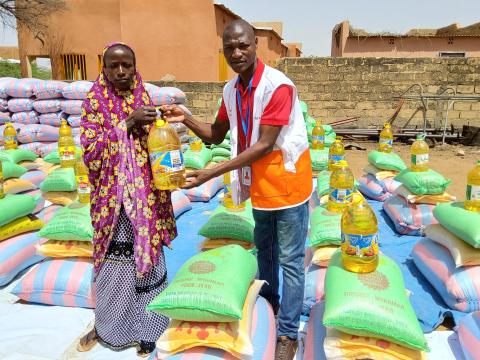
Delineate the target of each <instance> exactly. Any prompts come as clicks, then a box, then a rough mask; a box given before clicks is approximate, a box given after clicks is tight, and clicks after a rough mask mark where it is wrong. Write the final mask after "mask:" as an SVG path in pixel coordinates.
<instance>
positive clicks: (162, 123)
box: [155, 119, 167, 127]
mask: <svg viewBox="0 0 480 360" xmlns="http://www.w3.org/2000/svg"><path fill="white" fill-rule="evenodd" d="M166 123H167V122H166V121H165V120H163V119H157V120H156V121H155V126H156V127H162V126H165V125H166Z"/></svg>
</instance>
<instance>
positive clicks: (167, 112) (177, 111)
mask: <svg viewBox="0 0 480 360" xmlns="http://www.w3.org/2000/svg"><path fill="white" fill-rule="evenodd" d="M186 110H187V109H186V108H185V107H184V106H178V105H162V106H160V111H161V112H162V118H163V119H165V120H167V121H168V122H171V123H183V122H184V121H185V118H186V117H187V116H189V115H191V114H189V113H188V112H187V111H186Z"/></svg>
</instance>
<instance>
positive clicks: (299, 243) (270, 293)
mask: <svg viewBox="0 0 480 360" xmlns="http://www.w3.org/2000/svg"><path fill="white" fill-rule="evenodd" d="M253 218H254V219H255V235H254V237H255V245H256V247H257V249H258V255H257V259H258V268H259V278H260V279H261V280H266V281H267V282H268V284H265V285H264V286H263V287H262V291H261V292H260V295H262V296H263V297H264V298H265V299H267V300H268V301H269V302H270V304H271V305H272V306H273V307H274V308H275V307H276V306H278V305H279V301H280V296H279V294H278V288H279V281H278V275H279V274H278V272H279V266H281V267H282V271H283V289H282V302H281V304H280V310H279V312H278V317H277V319H278V336H282V335H283V336H288V337H289V338H291V339H296V338H297V335H298V328H299V326H300V314H301V312H302V304H303V295H304V287H305V269H304V268H303V262H304V257H305V240H306V238H307V230H308V202H306V203H304V204H302V205H298V206H296V207H293V208H289V209H285V210H272V211H266V210H255V209H253Z"/></svg>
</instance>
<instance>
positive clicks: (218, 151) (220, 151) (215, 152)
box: [212, 147, 230, 158]
mask: <svg viewBox="0 0 480 360" xmlns="http://www.w3.org/2000/svg"><path fill="white" fill-rule="evenodd" d="M216 156H220V157H224V158H230V150H228V149H225V148H223V147H216V148H213V149H212V157H216Z"/></svg>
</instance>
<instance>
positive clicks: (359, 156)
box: [346, 141, 480, 201]
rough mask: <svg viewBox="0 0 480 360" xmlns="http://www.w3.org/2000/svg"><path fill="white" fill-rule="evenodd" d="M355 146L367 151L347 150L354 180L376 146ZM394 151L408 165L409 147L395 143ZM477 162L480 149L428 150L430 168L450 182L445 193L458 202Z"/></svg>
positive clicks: (435, 148) (461, 199) (452, 146)
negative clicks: (468, 175) (461, 154)
mask: <svg viewBox="0 0 480 360" xmlns="http://www.w3.org/2000/svg"><path fill="white" fill-rule="evenodd" d="M346 144H351V142H348V141H346ZM357 144H358V145H360V146H362V147H366V148H367V150H365V151H364V150H347V154H346V158H347V161H348V163H349V165H350V167H351V169H352V171H353V173H354V175H355V177H356V178H358V177H359V176H361V175H362V174H363V171H362V169H363V167H364V166H365V165H366V164H367V154H368V152H369V151H370V150H373V149H375V148H376V146H377V144H376V143H374V142H357ZM394 151H395V152H396V153H398V154H399V155H400V156H401V157H402V159H403V161H405V163H406V164H407V165H409V164H410V146H408V145H405V144H397V143H395V144H394ZM459 151H463V152H464V153H465V155H463V156H459V155H457V152H459ZM477 160H480V147H473V146H456V145H444V146H438V145H437V146H435V147H434V148H433V149H430V167H431V168H432V169H433V170H435V171H437V172H439V173H440V174H442V175H443V176H444V177H445V178H447V179H451V180H452V183H451V184H450V186H449V187H448V189H447V192H448V193H450V194H452V195H455V196H456V197H457V199H459V200H460V201H463V200H464V199H465V188H466V185H467V173H468V172H469V171H470V170H471V169H472V168H473V167H474V166H475V163H476V161H477Z"/></svg>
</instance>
